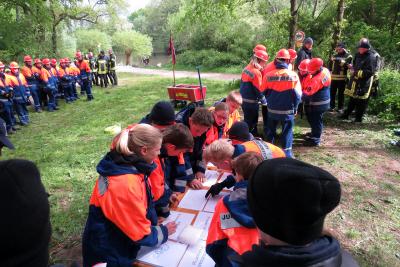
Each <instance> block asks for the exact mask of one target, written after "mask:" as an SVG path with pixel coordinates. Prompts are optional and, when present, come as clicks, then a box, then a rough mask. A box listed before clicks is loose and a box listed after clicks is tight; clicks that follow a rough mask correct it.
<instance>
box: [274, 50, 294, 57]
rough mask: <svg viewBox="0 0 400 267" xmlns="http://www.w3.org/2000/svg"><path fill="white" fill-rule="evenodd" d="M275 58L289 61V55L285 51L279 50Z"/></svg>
mask: <svg viewBox="0 0 400 267" xmlns="http://www.w3.org/2000/svg"><path fill="white" fill-rule="evenodd" d="M275 58H281V59H290V54H289V51H288V50H287V49H284V48H282V49H281V50H279V51H278V53H276V56H275Z"/></svg>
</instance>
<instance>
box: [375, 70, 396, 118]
mask: <svg viewBox="0 0 400 267" xmlns="http://www.w3.org/2000/svg"><path fill="white" fill-rule="evenodd" d="M379 80H380V91H379V93H378V96H377V97H376V98H372V99H371V102H370V105H369V112H370V113H372V114H375V115H378V116H379V117H382V118H385V119H389V120H400V90H399V85H400V72H399V71H398V70H393V69H384V70H382V71H381V72H379Z"/></svg>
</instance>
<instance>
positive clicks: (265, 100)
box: [259, 95, 267, 106]
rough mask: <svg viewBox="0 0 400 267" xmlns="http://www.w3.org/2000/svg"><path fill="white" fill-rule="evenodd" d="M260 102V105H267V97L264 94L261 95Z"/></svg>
mask: <svg viewBox="0 0 400 267" xmlns="http://www.w3.org/2000/svg"><path fill="white" fill-rule="evenodd" d="M259 103H260V105H263V106H267V99H266V98H265V96H264V95H263V96H261V98H260V101H259Z"/></svg>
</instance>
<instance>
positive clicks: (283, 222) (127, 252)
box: [82, 91, 357, 267]
mask: <svg viewBox="0 0 400 267" xmlns="http://www.w3.org/2000/svg"><path fill="white" fill-rule="evenodd" d="M241 101H242V99H241V96H240V93H239V92H237V91H233V92H231V93H230V94H229V95H228V96H227V98H225V99H222V100H221V101H219V102H217V103H216V104H215V105H214V106H213V107H212V108H209V109H206V108H202V107H196V106H192V105H189V106H188V107H186V108H184V109H183V110H181V111H179V112H178V113H177V114H175V112H174V110H173V108H172V106H171V105H170V103H168V102H163V101H161V102H158V103H157V104H156V105H155V106H154V107H153V109H152V111H151V113H150V114H149V115H147V116H146V117H145V118H143V119H142V120H141V121H140V123H138V124H132V125H130V126H128V127H127V128H126V129H124V130H123V131H122V132H121V133H120V134H118V135H117V136H116V137H114V139H113V141H112V144H111V146H110V151H109V152H108V153H107V154H106V155H105V156H104V157H103V158H102V160H101V161H100V163H99V164H98V165H97V172H98V173H99V177H98V179H97V181H96V184H95V186H94V189H93V193H92V196H91V198H90V207H89V215H88V219H87V222H86V227H85V230H84V233H83V242H82V248H83V261H84V262H83V263H84V266H95V265H97V264H104V263H106V264H107V265H106V266H107V267H110V266H111V267H113V266H132V265H133V263H134V262H135V261H136V257H137V253H138V251H139V249H140V247H141V246H150V247H152V246H159V245H161V244H163V243H164V242H166V241H167V239H168V236H169V235H171V234H173V233H175V231H176V227H177V225H176V223H175V222H169V223H166V224H163V221H164V220H165V218H166V217H168V216H169V214H170V208H171V207H173V206H175V205H176V204H177V201H178V197H177V195H178V194H180V193H182V192H184V191H185V190H186V188H187V187H190V188H192V189H194V190H196V189H201V188H203V185H202V182H203V181H204V179H205V175H204V174H205V171H206V163H207V162H211V163H213V164H214V165H216V166H217V168H219V169H223V170H226V171H229V172H232V173H233V174H234V175H230V176H228V177H227V179H225V180H224V181H223V182H221V183H217V184H215V185H213V186H211V187H210V188H209V189H208V191H207V194H206V195H205V197H209V195H211V196H215V195H217V194H219V192H221V191H222V190H223V189H224V188H230V187H233V191H232V192H231V193H230V194H229V195H227V196H225V197H223V198H222V199H220V201H219V202H218V203H217V205H216V208H215V213H214V215H213V218H212V221H211V225H210V228H209V232H208V237H207V247H206V251H207V254H208V255H209V256H210V257H211V258H212V259H213V260H214V261H215V263H216V266H314V265H313V264H316V263H319V262H332V263H338V262H340V263H342V262H345V261H348V262H351V261H352V258H351V257H350V256H349V255H348V254H347V253H345V252H344V251H342V250H341V248H340V245H339V243H338V241H337V240H336V239H335V238H333V237H331V236H329V235H324V234H323V224H324V218H325V216H326V215H327V214H328V213H329V212H330V211H332V210H333V209H334V208H335V207H336V206H337V205H338V204H339V201H340V194H341V189H340V183H339V181H338V180H337V179H336V178H335V177H333V176H332V175H331V174H329V173H328V172H326V171H324V170H322V169H320V168H318V167H315V166H312V165H310V164H307V163H303V162H300V161H297V160H295V159H289V158H285V153H284V152H283V151H282V149H280V148H279V147H277V146H275V145H273V144H270V143H266V142H264V141H262V140H261V139H256V138H253V137H252V135H251V134H250V133H249V129H248V126H247V125H246V123H244V122H241V121H240V116H239V113H238V108H239V107H240V105H241V104H242V103H241ZM315 266H357V265H340V264H339V265H315Z"/></svg>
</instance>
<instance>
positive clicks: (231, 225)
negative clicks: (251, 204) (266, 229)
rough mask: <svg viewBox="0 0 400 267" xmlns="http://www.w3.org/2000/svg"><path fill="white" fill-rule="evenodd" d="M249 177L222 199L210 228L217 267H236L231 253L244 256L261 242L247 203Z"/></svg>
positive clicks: (209, 246) (209, 243)
mask: <svg viewBox="0 0 400 267" xmlns="http://www.w3.org/2000/svg"><path fill="white" fill-rule="evenodd" d="M247 183H248V182H247V180H245V181H240V182H238V183H236V185H235V187H234V191H233V192H232V193H231V194H230V195H229V196H225V197H224V198H223V199H220V200H219V201H218V203H217V205H216V206H215V211H214V215H213V217H212V220H211V224H210V227H209V229H208V236H207V242H206V244H207V246H206V252H207V254H208V255H210V257H211V258H212V259H213V260H214V261H215V263H216V265H217V266H224V267H228V266H235V265H233V264H232V262H231V260H230V259H229V257H228V256H231V255H237V254H238V255H242V254H243V253H245V252H247V251H250V250H251V248H252V246H253V245H255V244H258V240H259V234H258V231H257V228H256V225H255V223H254V221H253V218H252V216H251V214H250V212H249V209H248V204H247V194H246V191H247Z"/></svg>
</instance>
